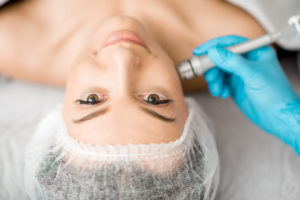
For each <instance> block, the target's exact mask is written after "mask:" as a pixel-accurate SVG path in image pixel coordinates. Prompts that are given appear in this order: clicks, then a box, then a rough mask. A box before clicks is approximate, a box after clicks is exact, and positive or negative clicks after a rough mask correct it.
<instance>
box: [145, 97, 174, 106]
mask: <svg viewBox="0 0 300 200" xmlns="http://www.w3.org/2000/svg"><path fill="white" fill-rule="evenodd" d="M144 101H145V102H146V103H147V104H150V105H154V106H156V105H162V104H169V103H171V102H172V100H171V99H164V100H160V101H158V102H157V103H151V102H149V101H147V100H144Z"/></svg>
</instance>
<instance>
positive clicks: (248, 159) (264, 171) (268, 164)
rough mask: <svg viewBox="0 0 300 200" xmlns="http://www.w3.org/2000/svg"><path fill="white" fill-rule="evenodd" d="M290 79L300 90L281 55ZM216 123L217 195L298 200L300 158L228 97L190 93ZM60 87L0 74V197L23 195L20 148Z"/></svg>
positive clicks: (222, 199)
mask: <svg viewBox="0 0 300 200" xmlns="http://www.w3.org/2000/svg"><path fill="white" fill-rule="evenodd" d="M284 64H285V65H288V66H290V67H289V68H288V70H289V74H290V78H291V80H292V81H293V82H294V84H296V85H297V89H298V91H300V81H299V80H297V79H296V78H297V77H296V75H298V74H297V73H295V70H296V67H295V65H296V58H295V57H294V58H293V59H290V58H285V60H284ZM192 96H194V97H195V98H197V99H198V101H199V103H201V104H202V106H203V108H204V110H205V111H206V112H207V113H208V115H209V116H210V118H211V119H212V122H213V124H214V126H215V128H216V135H217V145H218V149H219V153H220V159H221V183H220V188H219V192H218V196H217V200H241V199H243V200H247V199H249V200H250V199H251V200H253V199H255V200H269V199H270V200H282V199H289V200H298V199H299V196H300V170H299V169H300V158H299V157H297V155H296V154H295V153H294V152H293V151H292V150H291V149H290V148H289V147H287V146H285V145H284V144H282V143H281V142H280V141H278V140H277V139H276V138H273V137H272V136H270V135H268V134H267V133H263V132H262V131H260V130H259V129H258V128H256V127H255V126H253V125H252V124H251V123H250V122H249V121H248V120H247V119H245V117H243V115H242V114H241V113H240V112H239V111H238V109H237V108H236V107H235V106H234V104H233V103H232V102H231V100H230V99H228V100H220V99H214V98H212V97H210V95H209V94H207V93H202V94H194V95H192ZM62 100H63V90H62V89H56V88H51V87H45V86H38V85H33V84H27V83H23V82H20V81H8V80H5V79H4V78H3V77H2V78H0V110H1V112H0V199H5V200H10V199H12V200H14V199H26V195H25V194H24V190H23V181H22V180H23V153H24V147H25V144H26V143H27V141H28V139H29V138H30V136H31V134H32V133H33V131H34V130H35V127H36V124H37V123H38V121H39V120H40V119H41V117H42V116H44V115H45V114H46V113H47V112H48V111H49V110H50V109H51V108H52V107H53V106H54V105H55V104H56V103H58V102H61V101H62Z"/></svg>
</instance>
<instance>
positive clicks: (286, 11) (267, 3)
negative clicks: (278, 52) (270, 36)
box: [228, 0, 300, 50]
mask: <svg viewBox="0 0 300 200" xmlns="http://www.w3.org/2000/svg"><path fill="white" fill-rule="evenodd" d="M228 1H229V2H231V3H234V4H236V5H238V6H240V7H242V8H244V9H245V10H247V11H248V12H249V13H250V14H251V15H253V16H254V17H256V19H257V20H258V21H259V22H260V23H261V24H262V25H263V26H264V27H265V29H266V30H267V31H268V32H274V31H282V29H286V27H288V23H287V21H288V19H289V17H290V16H293V15H300V1H299V0H228ZM278 44H279V45H280V46H281V47H282V48H285V49H288V50H296V49H300V39H297V38H282V39H280V40H279V42H278Z"/></svg>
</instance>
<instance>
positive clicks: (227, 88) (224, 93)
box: [221, 86, 230, 99]
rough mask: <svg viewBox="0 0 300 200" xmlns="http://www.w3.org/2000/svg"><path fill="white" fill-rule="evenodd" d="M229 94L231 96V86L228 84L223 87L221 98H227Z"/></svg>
mask: <svg viewBox="0 0 300 200" xmlns="http://www.w3.org/2000/svg"><path fill="white" fill-rule="evenodd" d="M229 96H230V90H229V87H228V86H225V87H224V88H223V91H222V93H221V98H222V99H226V98H227V97H229Z"/></svg>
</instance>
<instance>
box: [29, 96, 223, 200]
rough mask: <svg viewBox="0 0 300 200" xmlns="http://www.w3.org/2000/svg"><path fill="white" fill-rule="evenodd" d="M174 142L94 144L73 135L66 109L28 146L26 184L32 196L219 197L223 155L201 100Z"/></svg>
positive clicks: (110, 198) (169, 199) (190, 101)
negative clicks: (220, 161)
mask: <svg viewBox="0 0 300 200" xmlns="http://www.w3.org/2000/svg"><path fill="white" fill-rule="evenodd" d="M185 101H186V103H187V105H188V112H189V114H188V118H187V120H186V123H185V127H184V131H183V134H182V136H181V137H180V138H178V139H177V140H175V141H172V142H169V143H160V144H128V145H103V146H93V145H89V144H85V143H82V142H80V141H77V140H75V139H74V138H72V137H71V136H70V135H69V134H68V133H67V131H66V127H65V122H64V120H63V118H62V110H61V109H57V110H55V111H53V112H52V113H51V114H50V115H49V116H48V117H46V118H45V119H44V120H43V121H42V122H41V124H40V125H39V127H38V129H37V132H36V134H35V135H34V136H33V138H32V139H31V142H30V143H29V144H28V146H27V152H26V157H25V160H26V162H25V185H26V187H27V188H26V189H27V192H28V194H29V196H30V197H31V199H72V200H76V199H80V200H85V199H108V200H114V199H121V200H135V199H136V200H154V199H160V200H165V199H166V200H184V199H185V200H196V199H197V200H198V199H201V200H202V199H204V200H207V199H209V200H210V199H214V196H215V193H216V189H217V186H218V181H219V173H218V172H219V160H218V153H217V150H216V146H215V142H214V137H213V135H212V133H211V130H210V129H209V126H208V123H207V122H206V120H205V117H204V114H203V112H202V111H201V109H200V107H199V105H197V103H195V102H194V100H193V99H187V98H186V99H185Z"/></svg>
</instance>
